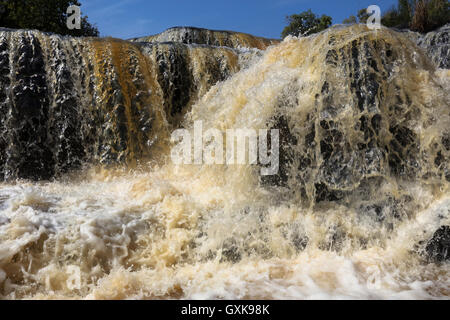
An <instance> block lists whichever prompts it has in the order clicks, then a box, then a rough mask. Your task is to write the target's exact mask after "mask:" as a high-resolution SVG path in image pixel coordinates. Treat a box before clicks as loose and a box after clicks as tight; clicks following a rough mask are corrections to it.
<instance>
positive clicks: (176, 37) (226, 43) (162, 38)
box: [131, 27, 280, 50]
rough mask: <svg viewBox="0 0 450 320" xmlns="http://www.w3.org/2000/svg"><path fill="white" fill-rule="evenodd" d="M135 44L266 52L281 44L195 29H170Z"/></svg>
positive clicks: (143, 38)
mask: <svg viewBox="0 0 450 320" xmlns="http://www.w3.org/2000/svg"><path fill="white" fill-rule="evenodd" d="M131 41H135V42H178V43H185V44H192V43H196V44H205V45H209V46H221V47H229V48H256V49H260V50H265V49H267V47H269V46H271V45H274V44H278V43H280V40H277V39H266V38H261V37H255V36H252V35H250V34H246V33H240V32H232V31H215V30H207V29H201V28H193V27H175V28H170V29H168V30H166V31H164V32H162V33H159V34H157V35H154V36H149V37H142V38H135V39H131Z"/></svg>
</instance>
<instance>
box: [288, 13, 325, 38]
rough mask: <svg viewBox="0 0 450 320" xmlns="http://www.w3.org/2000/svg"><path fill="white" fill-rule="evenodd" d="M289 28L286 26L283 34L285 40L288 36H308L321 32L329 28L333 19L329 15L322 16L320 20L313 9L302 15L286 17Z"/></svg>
mask: <svg viewBox="0 0 450 320" xmlns="http://www.w3.org/2000/svg"><path fill="white" fill-rule="evenodd" d="M286 19H287V22H288V26H286V27H285V28H284V30H283V32H282V33H281V36H282V37H283V38H285V37H287V36H288V35H293V36H298V35H302V36H308V35H310V34H313V33H317V32H320V31H322V30H325V29H327V28H329V27H330V26H331V24H332V18H331V17H329V16H327V15H322V16H321V17H320V18H319V17H318V16H316V15H315V14H314V13H313V12H312V11H311V9H309V10H308V11H304V12H302V13H300V14H293V15H291V16H288V17H286Z"/></svg>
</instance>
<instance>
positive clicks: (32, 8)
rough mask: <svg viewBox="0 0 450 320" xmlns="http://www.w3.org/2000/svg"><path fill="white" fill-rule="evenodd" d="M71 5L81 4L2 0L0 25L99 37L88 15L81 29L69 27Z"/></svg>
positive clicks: (64, 0)
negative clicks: (70, 28) (69, 8)
mask: <svg viewBox="0 0 450 320" xmlns="http://www.w3.org/2000/svg"><path fill="white" fill-rule="evenodd" d="M71 5H76V6H81V4H80V3H79V2H78V0H0V26H1V27H7V28H13V29H37V30H40V31H44V32H53V33H58V34H61V35H71V36H93V37H97V36H98V35H99V31H98V29H97V27H96V26H95V25H92V24H90V23H89V21H88V17H87V16H82V18H81V29H73V30H69V29H68V28H67V25H66V23H67V17H68V15H67V13H66V11H67V8H68V7H69V6H71Z"/></svg>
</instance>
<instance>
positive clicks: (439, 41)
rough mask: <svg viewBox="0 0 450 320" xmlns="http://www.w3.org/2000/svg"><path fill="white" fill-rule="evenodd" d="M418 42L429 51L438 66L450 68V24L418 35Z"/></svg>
mask: <svg viewBox="0 0 450 320" xmlns="http://www.w3.org/2000/svg"><path fill="white" fill-rule="evenodd" d="M417 44H418V45H419V46H421V47H422V48H424V49H425V50H426V51H427V53H428V55H429V56H430V59H431V60H432V61H433V62H434V63H435V64H436V66H437V67H439V68H443V69H450V24H446V25H445V26H443V27H441V28H439V29H438V30H436V31H432V32H429V33H427V34H426V35H424V36H422V35H420V36H418V40H417Z"/></svg>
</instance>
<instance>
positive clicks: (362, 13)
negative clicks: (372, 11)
mask: <svg viewBox="0 0 450 320" xmlns="http://www.w3.org/2000/svg"><path fill="white" fill-rule="evenodd" d="M369 17H370V15H369V14H368V13H367V8H364V9H361V10H359V11H358V20H359V23H367V19H369Z"/></svg>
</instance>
